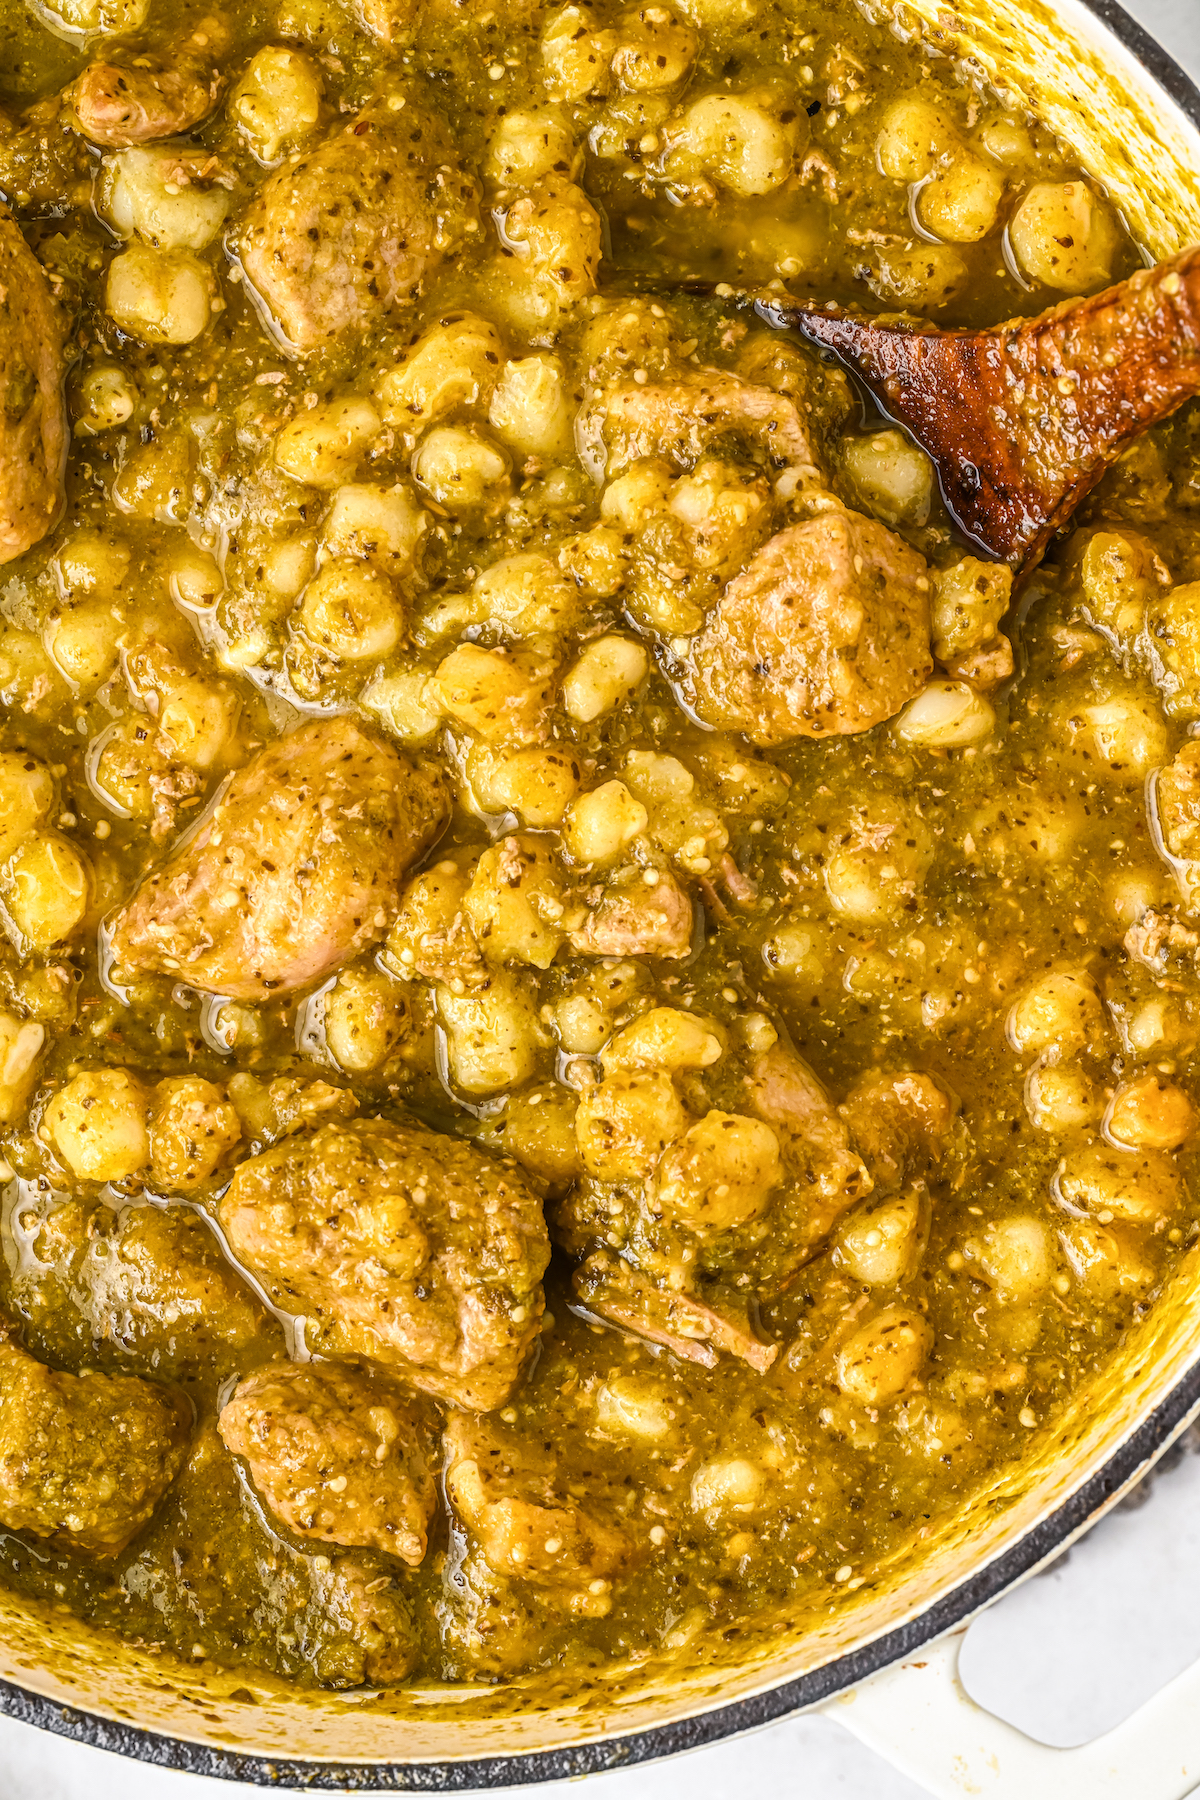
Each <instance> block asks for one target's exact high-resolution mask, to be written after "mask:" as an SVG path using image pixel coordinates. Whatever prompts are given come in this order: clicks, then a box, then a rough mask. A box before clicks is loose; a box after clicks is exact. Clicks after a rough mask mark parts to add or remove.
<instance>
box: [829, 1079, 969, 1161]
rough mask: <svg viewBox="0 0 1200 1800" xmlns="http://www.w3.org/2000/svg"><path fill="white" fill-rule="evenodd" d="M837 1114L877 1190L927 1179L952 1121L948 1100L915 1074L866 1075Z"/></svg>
mask: <svg viewBox="0 0 1200 1800" xmlns="http://www.w3.org/2000/svg"><path fill="white" fill-rule="evenodd" d="M838 1112H839V1113H840V1114H841V1116H842V1118H843V1119H844V1120H845V1121H846V1124H847V1126H848V1127H849V1131H850V1136H851V1139H852V1140H853V1142H854V1144H855V1146H856V1147H857V1149H858V1150H859V1151H860V1152H861V1153H862V1155H863V1157H864V1158H865V1160H866V1163H867V1167H868V1168H869V1169H870V1171H871V1174H872V1176H873V1177H874V1180H875V1183H876V1185H877V1186H886V1187H895V1186H897V1185H898V1184H899V1183H900V1182H901V1181H903V1180H905V1179H906V1178H912V1177H914V1176H919V1175H923V1174H925V1173H926V1172H927V1171H928V1169H929V1168H930V1166H931V1165H932V1164H933V1163H935V1162H937V1161H938V1160H939V1159H940V1157H941V1154H942V1149H943V1146H944V1144H945V1140H946V1136H947V1134H948V1132H949V1130H950V1126H951V1124H952V1123H953V1119H954V1108H953V1105H952V1104H951V1101H950V1098H949V1096H948V1095H947V1094H946V1093H945V1091H944V1090H943V1089H942V1088H940V1087H939V1086H938V1084H937V1082H936V1081H935V1080H934V1079H933V1077H932V1075H924V1074H922V1073H921V1072H920V1071H919V1070H915V1069H905V1070H903V1071H902V1072H901V1073H900V1074H896V1075H881V1074H870V1075H864V1076H863V1077H862V1078H861V1080H859V1081H857V1082H855V1084H854V1086H853V1087H852V1088H851V1090H850V1092H849V1093H848V1094H847V1095H846V1098H845V1100H844V1101H843V1102H842V1104H841V1106H839V1107H838Z"/></svg>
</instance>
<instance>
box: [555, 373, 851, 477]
mask: <svg viewBox="0 0 1200 1800" xmlns="http://www.w3.org/2000/svg"><path fill="white" fill-rule="evenodd" d="M580 432H581V437H582V441H583V442H584V444H585V445H587V446H588V447H589V458H590V460H591V461H593V463H594V464H595V465H596V466H597V467H598V469H599V470H600V471H601V472H602V473H607V474H608V475H609V476H610V477H611V476H613V475H616V474H618V473H619V472H620V471H621V470H622V469H624V468H626V467H627V466H628V464H630V463H631V462H636V461H637V460H638V459H639V458H640V457H643V456H653V457H661V456H665V457H669V458H670V460H671V461H672V462H674V463H677V464H679V465H680V466H681V467H684V468H688V469H690V468H694V467H695V465H696V464H697V463H698V462H699V461H700V459H701V457H702V456H703V455H704V453H705V451H706V450H708V449H709V448H710V446H711V445H713V444H715V443H718V442H723V441H725V440H728V439H730V438H740V439H743V440H746V441H747V442H748V445H749V446H750V447H755V448H758V449H759V450H760V451H761V452H762V453H763V454H764V455H765V458H766V461H767V463H768V464H769V466H770V467H771V468H773V469H775V470H777V471H782V470H784V469H787V470H790V471H792V472H793V474H792V480H793V482H794V481H795V480H797V479H799V477H800V476H801V475H802V474H804V475H808V476H810V477H812V478H813V479H814V480H815V479H816V476H817V468H816V461H817V458H816V451H815V449H814V446H813V443H812V441H811V439H810V437H809V434H808V431H807V429H806V428H805V425H804V422H803V420H802V419H801V417H800V412H799V409H798V407H797V406H796V403H795V401H794V400H793V399H791V398H790V396H789V395H787V394H784V393H776V392H774V391H773V390H772V389H771V388H768V387H756V386H755V385H754V384H753V383H751V382H747V381H740V380H739V379H738V377H737V376H736V375H726V374H724V373H722V372H721V371H720V370H718V369H709V370H706V371H705V372H704V373H703V374H702V375H697V376H696V377H694V378H689V379H685V380H678V381H662V382H652V383H647V384H645V385H644V386H643V385H641V384H639V383H637V382H632V381H630V382H620V383H618V384H617V385H616V386H615V387H614V388H612V389H611V390H610V391H609V392H608V393H607V394H606V395H605V396H604V398H603V400H602V401H601V402H599V404H598V406H597V407H595V408H593V409H591V410H589V411H588V412H587V413H585V414H584V416H583V418H582V419H581V422H580Z"/></svg>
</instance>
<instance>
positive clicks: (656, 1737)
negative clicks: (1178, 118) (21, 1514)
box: [0, 0, 1200, 1794]
mask: <svg viewBox="0 0 1200 1800" xmlns="http://www.w3.org/2000/svg"><path fill="white" fill-rule="evenodd" d="M1083 3H1084V5H1085V6H1086V7H1087V8H1088V10H1089V11H1090V12H1092V13H1094V14H1095V15H1096V17H1097V18H1099V19H1100V20H1101V21H1102V22H1103V23H1104V24H1105V25H1107V27H1108V28H1109V30H1110V31H1111V32H1112V33H1113V36H1114V37H1116V38H1117V39H1119V40H1120V42H1121V43H1122V44H1124V46H1125V48H1126V49H1127V50H1129V51H1130V52H1131V53H1132V55H1133V56H1134V57H1135V58H1136V59H1137V61H1138V62H1140V63H1141V64H1142V66H1143V68H1145V69H1146V70H1147V72H1148V73H1149V74H1150V75H1151V76H1153V78H1154V80H1155V81H1156V82H1157V83H1158V85H1159V87H1161V88H1162V89H1163V90H1164V91H1165V92H1166V93H1167V94H1169V95H1170V97H1171V99H1172V100H1174V101H1175V103H1176V105H1177V106H1178V107H1179V109H1180V111H1181V112H1183V113H1184V114H1185V115H1186V116H1187V117H1188V118H1189V119H1190V120H1192V122H1193V123H1194V124H1195V125H1196V126H1198V127H1200V87H1197V85H1196V83H1195V82H1194V81H1193V80H1192V78H1191V76H1190V75H1188V74H1187V73H1186V71H1185V70H1184V69H1182V68H1181V67H1180V65H1179V64H1178V63H1177V62H1176V61H1175V59H1174V57H1172V56H1171V55H1169V54H1168V52H1167V51H1166V50H1164V49H1163V47H1162V45H1161V44H1159V43H1158V42H1157V41H1156V40H1155V39H1154V38H1152V37H1151V36H1150V34H1149V32H1147V31H1145V30H1144V29H1143V28H1142V26H1141V25H1139V24H1138V23H1137V21H1136V19H1133V18H1131V17H1130V15H1129V14H1128V13H1127V12H1126V11H1125V8H1124V7H1123V6H1120V5H1119V4H1117V0H1083ZM1197 1411H1200V1361H1198V1362H1197V1363H1195V1364H1194V1365H1193V1366H1192V1367H1191V1368H1190V1369H1189V1370H1188V1371H1187V1373H1186V1374H1185V1375H1184V1377H1183V1378H1182V1380H1180V1381H1179V1382H1177V1383H1176V1385H1175V1387H1173V1388H1172V1389H1171V1392H1170V1393H1169V1394H1168V1395H1167V1397H1166V1399H1165V1400H1163V1401H1162V1402H1161V1404H1160V1405H1159V1406H1158V1407H1156V1408H1155V1410H1154V1412H1153V1413H1151V1415H1150V1417H1149V1418H1148V1419H1146V1420H1145V1421H1144V1422H1143V1424H1141V1425H1140V1426H1139V1427H1138V1428H1137V1430H1136V1431H1134V1432H1133V1433H1132V1434H1131V1435H1130V1436H1129V1437H1128V1438H1127V1439H1126V1440H1125V1442H1124V1443H1123V1444H1122V1446H1121V1448H1120V1449H1119V1450H1118V1451H1117V1452H1116V1454H1115V1455H1114V1456H1112V1457H1111V1458H1110V1459H1109V1461H1108V1462H1107V1463H1105V1465H1104V1467H1103V1468H1101V1469H1099V1470H1098V1471H1097V1472H1096V1473H1095V1474H1094V1475H1092V1476H1091V1477H1090V1479H1089V1480H1087V1481H1086V1482H1084V1483H1083V1484H1082V1486H1081V1487H1079V1488H1078V1489H1076V1491H1075V1492H1074V1493H1073V1494H1072V1495H1071V1497H1070V1498H1069V1499H1068V1500H1067V1501H1065V1502H1064V1504H1063V1505H1062V1506H1060V1507H1059V1508H1058V1510H1057V1511H1056V1512H1054V1513H1052V1514H1051V1515H1050V1517H1049V1518H1046V1519H1043V1520H1042V1522H1041V1523H1040V1524H1039V1525H1036V1526H1035V1527H1034V1528H1033V1530H1032V1531H1030V1532H1027V1533H1026V1535H1025V1536H1024V1537H1023V1538H1022V1539H1021V1540H1020V1541H1019V1543H1017V1544H1015V1545H1014V1546H1013V1547H1012V1549H1011V1550H1008V1551H1006V1552H1005V1553H1004V1555H1002V1556H999V1557H996V1558H995V1559H994V1560H993V1561H992V1562H990V1563H989V1564H988V1565H987V1566H986V1567H985V1568H984V1569H982V1570H981V1571H980V1572H979V1573H978V1574H977V1575H974V1576H972V1577H971V1579H970V1580H969V1581H965V1582H963V1583H962V1585H961V1586H959V1587H957V1588H955V1589H953V1591H952V1592H951V1593H949V1594H947V1595H945V1596H944V1597H943V1598H942V1599H941V1600H939V1601H937V1602H936V1603H935V1604H934V1605H933V1606H931V1607H928V1608H927V1609H926V1610H925V1611H924V1612H922V1613H919V1614H918V1615H917V1617H916V1618H915V1619H911V1620H910V1621H909V1622H908V1624H906V1625H903V1626H901V1627H900V1628H899V1629H898V1630H896V1631H890V1632H887V1633H886V1634H885V1635H884V1636H882V1637H879V1638H876V1639H875V1640H874V1641H873V1642H872V1643H870V1644H867V1645H865V1646H864V1647H863V1648H862V1649H860V1650H855V1651H853V1652H852V1653H851V1654H850V1655H848V1656H842V1657H839V1658H838V1659H837V1660H836V1661H834V1662H831V1663H826V1664H825V1665H824V1666H823V1667H822V1668H819V1669H813V1670H812V1671H811V1672H810V1673H809V1674H807V1675H802V1676H800V1677H798V1679H796V1680H794V1681H787V1682H783V1683H781V1684H780V1685H779V1686H778V1687H773V1688H769V1689H768V1690H766V1691H765V1692H764V1693H760V1694H753V1695H751V1696H750V1697H749V1698H747V1699H744V1700H735V1701H733V1702H732V1703H731V1704H730V1705H728V1706H721V1707H716V1708H714V1709H713V1710H711V1711H706V1712H702V1713H699V1714H697V1715H696V1716H695V1717H693V1718H687V1719H680V1720H677V1721H676V1722H674V1723H672V1724H666V1725H656V1726H654V1727H652V1728H651V1729H650V1730H648V1731H641V1732H635V1733H632V1734H631V1735H629V1736H624V1737H612V1738H600V1739H597V1740H595V1741H593V1742H591V1743H586V1744H575V1745H567V1746H565V1747H563V1748H561V1749H556V1750H545V1751H540V1752H534V1753H531V1754H526V1755H519V1756H489V1757H480V1758H476V1759H473V1760H471V1761H461V1762H450V1763H445V1762H428V1763H378V1762H372V1763H334V1762H308V1761H302V1760H300V1759H296V1760H292V1759H291V1758H286V1757H269V1756H260V1755H250V1754H245V1753H243V1752H241V1751H235V1750H223V1749H220V1748H218V1747H217V1746H214V1745H210V1744H201V1743H196V1742H193V1741H191V1740H189V1739H187V1738H175V1737H168V1736H166V1735H165V1734H163V1733H160V1732H155V1731H143V1730H140V1729H139V1728H138V1727H137V1726H134V1725H127V1724H123V1723H120V1722H118V1721H115V1720H112V1719H105V1718H102V1717H101V1716H100V1715H99V1714H97V1713H91V1712H85V1711H83V1710H82V1709H81V1708H78V1707H73V1706H67V1705H64V1704H63V1702H62V1701H59V1700H53V1699H50V1698H48V1697H47V1696H46V1695H44V1694H37V1693H31V1692H30V1691H29V1690H28V1689H26V1688H22V1687H18V1686H16V1685H15V1684H14V1683H12V1682H7V1681H0V1713H3V1714H7V1716H8V1717H9V1718H11V1719H16V1720H17V1721H19V1722H20V1723H21V1724H23V1725H33V1726H36V1727H37V1728H38V1729H39V1730H42V1731H49V1732H52V1733H54V1734H55V1735H56V1736H58V1737H65V1738H69V1739H71V1740H72V1741H73V1742H75V1743H78V1744H88V1745H90V1746H91V1747H92V1748H93V1749H97V1750H108V1751H111V1752H112V1753H113V1754H114V1755H117V1756H128V1757H133V1758H134V1759H136V1760H137V1761H138V1762H144V1763H149V1764H151V1765H152V1766H153V1767H155V1768H159V1769H176V1770H180V1771H182V1772H186V1773H188V1774H191V1775H202V1776H207V1777H209V1778H210V1779H216V1780H222V1781H240V1782H247V1783H250V1784H252V1785H254V1786H258V1787H276V1788H299V1789H302V1790H310V1791H312V1792H327V1791H331V1790H332V1791H336V1792H341V1793H347V1792H350V1793H425V1794H431V1793H432V1794H445V1793H468V1792H478V1791H479V1790H480V1789H488V1788H508V1787H518V1786H522V1785H525V1784H530V1783H540V1782H547V1781H566V1780H570V1779H572V1778H573V1777H575V1776H579V1775H599V1774H604V1773H613V1772H615V1771H617V1770H620V1769H630V1768H636V1767H637V1766H639V1765H640V1764H644V1763H651V1762H658V1761H662V1760H665V1759H666V1758H667V1757H670V1756H678V1755H681V1754H682V1753H683V1752H684V1751H686V1750H697V1749H700V1748H702V1747H703V1746H705V1745H708V1744H716V1743H720V1742H721V1741H722V1740H723V1739H725V1738H730V1737H736V1736H739V1735H741V1734H742V1733H745V1732H749V1731H755V1730H757V1729H759V1728H760V1727H761V1726H764V1725H772V1724H775V1723H777V1722H778V1721H779V1720H781V1719H785V1718H787V1717H788V1716H789V1715H792V1714H795V1713H799V1712H803V1711H805V1710H807V1709H808V1708H811V1707H814V1706H819V1705H820V1704H821V1702H822V1701H824V1700H828V1699H831V1698H832V1697H833V1695H834V1694H837V1693H840V1692H842V1691H843V1690H844V1689H846V1688H849V1687H854V1686H855V1685H856V1684H857V1683H858V1682H861V1681H865V1680H866V1679H867V1677H868V1676H870V1675H875V1674H878V1673H879V1671H880V1670H882V1669H886V1668H888V1667H889V1666H890V1665H891V1664H892V1663H894V1662H898V1661H900V1660H901V1659H902V1658H904V1657H906V1656H910V1655H911V1654H912V1653H913V1652H914V1651H916V1650H919V1649H920V1648H921V1647H922V1645H924V1644H930V1643H932V1642H933V1641H934V1639H936V1638H939V1637H941V1636H942V1635H943V1634H944V1633H945V1632H947V1631H952V1630H953V1629H954V1628H955V1626H958V1625H963V1624H965V1623H966V1621H967V1620H968V1619H970V1618H971V1617H972V1616H973V1615H974V1614H975V1613H977V1612H979V1611H981V1609H982V1608H983V1607H985V1606H988V1605H989V1604H990V1603H991V1602H992V1601H993V1600H997V1599H999V1597H1000V1595H1001V1594H1003V1593H1004V1592H1005V1590H1006V1589H1007V1588H1010V1587H1012V1586H1014V1585H1015V1584H1016V1583H1017V1582H1018V1581H1020V1580H1021V1579H1022V1578H1023V1577H1024V1576H1026V1575H1029V1574H1030V1573H1032V1571H1033V1570H1034V1569H1036V1568H1038V1567H1039V1565H1040V1564H1042V1563H1044V1562H1046V1561H1048V1560H1049V1559H1050V1558H1051V1557H1052V1556H1054V1554H1055V1553H1056V1552H1057V1551H1058V1550H1060V1549H1061V1548H1062V1547H1063V1546H1064V1545H1065V1544H1066V1543H1067V1542H1068V1540H1069V1539H1070V1538H1072V1537H1073V1536H1075V1535H1076V1533H1078V1532H1080V1531H1082V1530H1084V1529H1085V1528H1086V1527H1087V1525H1088V1524H1089V1523H1090V1522H1091V1521H1092V1520H1094V1519H1095V1518H1097V1517H1098V1516H1099V1515H1100V1514H1101V1513H1103V1512H1104V1510H1105V1508H1106V1507H1107V1506H1108V1505H1109V1504H1110V1503H1111V1501H1112V1500H1113V1498H1114V1496H1115V1495H1117V1494H1119V1493H1120V1492H1121V1490H1122V1489H1123V1488H1125V1487H1127V1486H1128V1485H1129V1484H1130V1483H1131V1482H1132V1481H1133V1480H1134V1478H1135V1477H1136V1476H1137V1475H1138V1474H1139V1472H1141V1471H1144V1470H1145V1469H1146V1468H1147V1467H1148V1466H1149V1465H1150V1463H1152V1462H1153V1461H1154V1459H1155V1457H1156V1456H1158V1455H1160V1454H1161V1452H1162V1451H1163V1450H1164V1449H1166V1447H1167V1445H1168V1444H1170V1442H1171V1441H1172V1439H1173V1438H1174V1437H1176V1436H1177V1435H1178V1433H1179V1432H1180V1431H1181V1430H1182V1429H1183V1428H1184V1426H1185V1425H1187V1424H1188V1422H1189V1421H1190V1419H1191V1417H1192V1416H1193V1414H1195V1413H1196V1412H1197Z"/></svg>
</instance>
